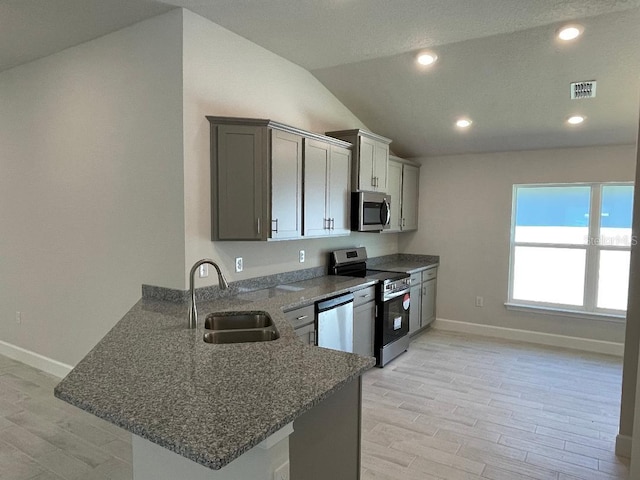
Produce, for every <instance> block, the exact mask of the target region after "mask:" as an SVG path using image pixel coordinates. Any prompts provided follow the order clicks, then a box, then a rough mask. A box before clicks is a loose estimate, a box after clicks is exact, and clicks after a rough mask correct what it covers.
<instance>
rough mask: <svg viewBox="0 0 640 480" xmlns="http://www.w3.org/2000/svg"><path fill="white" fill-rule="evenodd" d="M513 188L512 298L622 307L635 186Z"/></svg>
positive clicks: (623, 308) (597, 306)
mask: <svg viewBox="0 0 640 480" xmlns="http://www.w3.org/2000/svg"><path fill="white" fill-rule="evenodd" d="M592 188H593V189H598V190H597V191H596V192H595V193H597V195H595V196H594V195H592ZM514 193H515V203H514V208H515V212H514V220H515V225H514V245H513V251H512V262H513V267H512V268H513V274H512V282H513V284H512V299H515V300H524V301H526V302H534V303H542V304H548V305H570V306H576V307H580V308H583V307H585V308H586V307H589V306H591V307H590V309H592V310H599V309H600V310H602V309H604V310H626V307H627V305H626V304H627V289H628V281H629V257H630V252H629V247H630V246H631V244H632V242H633V239H632V234H631V223H632V212H633V185H631V184H614V185H609V184H594V185H584V184H580V185H550V186H544V185H542V186H540V185H523V186H516V188H515V190H514ZM593 212H595V213H593ZM596 219H599V222H600V224H599V229H598V228H597V227H598V225H597V224H595V225H594V224H593V222H594V221H595V220H596ZM589 261H591V262H596V263H597V265H596V267H595V268H587V262H589ZM587 275H591V276H593V278H588V277H587ZM586 297H591V298H586Z"/></svg>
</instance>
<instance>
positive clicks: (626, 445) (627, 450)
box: [616, 434, 631, 458]
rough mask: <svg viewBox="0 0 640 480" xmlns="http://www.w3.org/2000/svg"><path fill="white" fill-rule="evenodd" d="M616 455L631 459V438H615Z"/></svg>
mask: <svg viewBox="0 0 640 480" xmlns="http://www.w3.org/2000/svg"><path fill="white" fill-rule="evenodd" d="M616 455H618V456H620V457H626V458H631V437H630V436H629V435H620V434H618V436H617V437H616Z"/></svg>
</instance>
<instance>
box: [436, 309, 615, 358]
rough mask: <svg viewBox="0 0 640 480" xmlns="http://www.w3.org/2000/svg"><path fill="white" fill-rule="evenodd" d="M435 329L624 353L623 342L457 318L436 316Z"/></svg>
mask: <svg viewBox="0 0 640 480" xmlns="http://www.w3.org/2000/svg"><path fill="white" fill-rule="evenodd" d="M433 328H435V329H436V330H446V331H450V332H461V333H471V334H474V335H482V336H485V337H497V338H506V339H508V340H518V341H521V342H530V343H538V344H541V345H551V346H554V347H565V348H573V349H576V350H584V351H587V352H595V353H604V354H607V355H616V356H619V357H621V356H622V355H623V353H624V344H623V343H616V342H607V341H604V340H593V339H590V338H580V337H569V336H566V335H556V334H553V333H543V332H533V331H531V330H519V329H517V328H506V327H496V326H494V325H482V324H478V323H469V322H461V321H459V320H447V319H445V318H436V319H435V321H434V322H433Z"/></svg>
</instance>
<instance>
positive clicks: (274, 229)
mask: <svg viewBox="0 0 640 480" xmlns="http://www.w3.org/2000/svg"><path fill="white" fill-rule="evenodd" d="M274 222H275V224H276V227H275V228H273V224H274ZM271 231H273V232H275V233H278V219H277V218H274V219H273V220H271Z"/></svg>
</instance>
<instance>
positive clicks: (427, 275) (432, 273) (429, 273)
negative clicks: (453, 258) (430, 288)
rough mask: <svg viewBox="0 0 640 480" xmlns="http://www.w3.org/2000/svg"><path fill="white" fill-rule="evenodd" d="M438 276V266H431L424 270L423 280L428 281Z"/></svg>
mask: <svg viewBox="0 0 640 480" xmlns="http://www.w3.org/2000/svg"><path fill="white" fill-rule="evenodd" d="M437 276H438V267H434V268H430V269H428V270H425V271H424V272H422V281H423V282H426V281H427V280H431V279H433V278H436V277H437Z"/></svg>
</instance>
